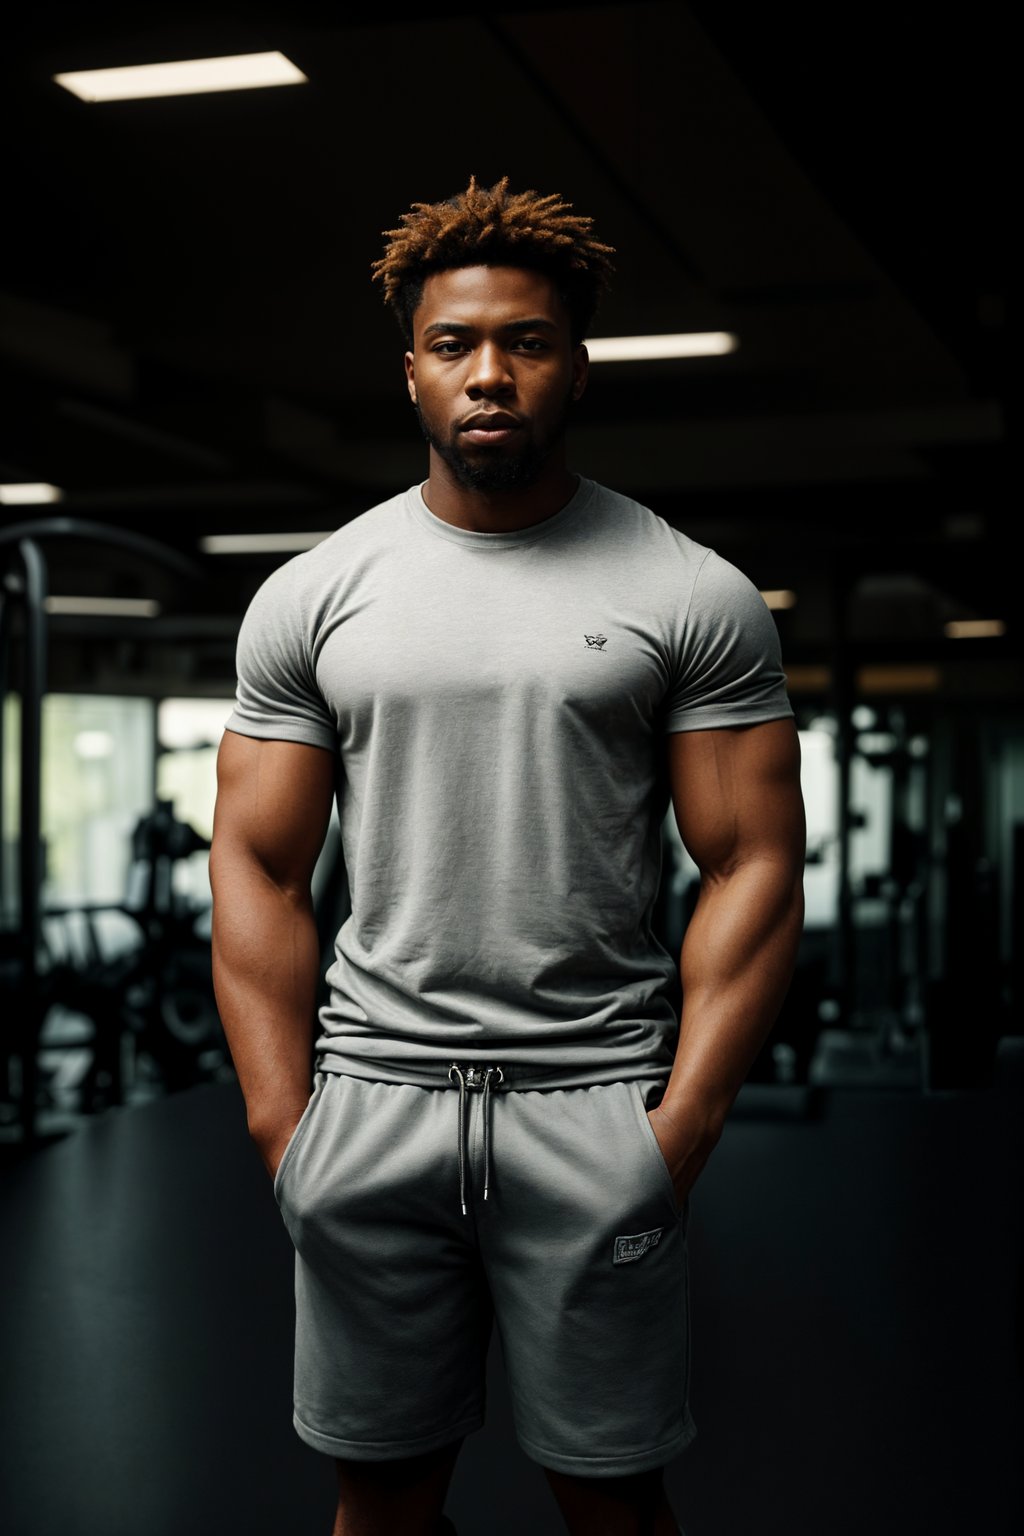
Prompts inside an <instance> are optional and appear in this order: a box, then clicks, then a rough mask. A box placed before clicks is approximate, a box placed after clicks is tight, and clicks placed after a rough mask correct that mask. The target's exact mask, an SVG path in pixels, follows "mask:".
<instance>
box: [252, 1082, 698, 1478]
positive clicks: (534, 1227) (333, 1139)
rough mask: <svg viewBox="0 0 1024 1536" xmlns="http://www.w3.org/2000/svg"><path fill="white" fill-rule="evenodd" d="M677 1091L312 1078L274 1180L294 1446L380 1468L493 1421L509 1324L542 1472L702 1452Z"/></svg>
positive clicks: (638, 1086)
mask: <svg viewBox="0 0 1024 1536" xmlns="http://www.w3.org/2000/svg"><path fill="white" fill-rule="evenodd" d="M664 1087H665V1080H664V1079H661V1080H659V1081H657V1082H654V1081H633V1082H614V1083H608V1084H604V1085H601V1086H597V1087H586V1088H570V1089H547V1090H522V1089H517V1090H514V1091H509V1089H508V1085H507V1084H505V1085H504V1086H503V1085H502V1083H501V1082H500V1081H498V1074H497V1072H496V1071H495V1069H494V1068H491V1069H490V1076H489V1077H488V1076H487V1074H486V1071H485V1069H483V1068H480V1067H474V1066H471V1065H469V1064H462V1063H460V1065H459V1068H458V1069H457V1070H455V1071H453V1072H452V1073H451V1074H450V1077H449V1078H448V1079H446V1078H445V1077H444V1076H441V1075H440V1074H439V1086H438V1087H436V1088H426V1087H420V1086H417V1085H412V1084H406V1083H393V1082H381V1081H377V1080H373V1079H367V1078H361V1077H353V1076H349V1075H343V1074H340V1073H334V1072H323V1071H321V1072H318V1073H317V1074H316V1078H315V1087H314V1090H313V1094H312V1096H311V1098H310V1101H309V1104H308V1106H307V1108H306V1110H305V1112H304V1113H303V1116H302V1119H301V1120H300V1121H299V1123H298V1125H297V1126H296V1128H295V1131H294V1133H293V1135H292V1138H291V1140H290V1141H289V1143H288V1145H287V1147H286V1149H285V1152H284V1156H283V1157H282V1159H281V1162H280V1165H279V1167H278V1170H277V1175H276V1178H275V1180H274V1193H275V1195H276V1197H277V1200H278V1203H279V1205H280V1208H281V1213H282V1216H283V1218H284V1221H285V1224H286V1226H287V1229H288V1232H289V1234H290V1236H291V1239H292V1242H293V1243H294V1245H295V1250H296V1253H295V1304H296V1317H295V1400H294V1410H295V1411H294V1420H293V1422H294V1425H295V1430H296V1432H297V1434H298V1435H299V1437H300V1438H301V1439H302V1440H304V1441H305V1442H306V1443H307V1444H308V1445H310V1446H312V1447H314V1449H316V1450H318V1451H322V1452H325V1453H326V1454H328V1455H331V1456H341V1457H350V1458H356V1459H361V1460H371V1461H387V1460H392V1459H395V1458H399V1457H405V1456H414V1455H419V1454H420V1453H422V1452H425V1451H429V1450H433V1449H435V1448H437V1447H440V1446H442V1445H446V1444H448V1443H449V1442H450V1441H453V1440H457V1439H460V1438H461V1437H462V1436H464V1435H467V1434H470V1433H472V1432H473V1431H474V1430H477V1429H480V1428H481V1426H482V1425H483V1423H484V1416H485V1412H484V1410H485V1402H486V1362H487V1352H488V1345H489V1341H490V1336H491V1327H492V1323H493V1321H494V1318H495V1317H496V1318H497V1324H498V1332H499V1336H500V1339H501V1347H502V1355H503V1359H504V1365H505V1371H506V1375H507V1380H508V1384H509V1391H510V1396H511V1402H512V1411H513V1415H514V1422H515V1431H516V1436H517V1438H518V1440H519V1443H520V1446H521V1447H522V1450H523V1451H524V1452H525V1454H526V1455H527V1456H528V1457H530V1458H531V1459H532V1460H534V1461H536V1462H539V1463H540V1464H541V1465H542V1466H545V1467H551V1468H553V1469H555V1470H556V1471H561V1472H569V1473H574V1474H576V1475H578V1476H589V1477H601V1476H605V1477H617V1476H621V1475H624V1474H627V1473H632V1472H643V1471H647V1470H648V1469H650V1468H653V1467H658V1466H662V1465H663V1464H664V1463H666V1462H668V1461H669V1460H670V1459H671V1458H672V1457H674V1456H676V1455H677V1454H678V1453H679V1452H680V1451H682V1450H683V1449H684V1448H685V1447H686V1446H687V1445H689V1443H690V1442H691V1440H693V1438H694V1436H695V1435H696V1433H697V1427H696V1425H695V1423H694V1421H693V1418H692V1416H691V1414H690V1410H689V1404H688V1400H687V1397H688V1391H689V1380H690V1357H691V1349H690V1298H689V1275H688V1262H687V1225H688V1219H689V1201H688V1200H687V1201H685V1202H684V1203H683V1206H682V1209H680V1207H679V1204H678V1201H677V1199H676V1195H675V1190H674V1187H673V1184H672V1178H671V1175H670V1174H669V1170H668V1166H667V1164H666V1163H665V1160H664V1157H663V1156H662V1153H661V1149H660V1147H659V1146H658V1142H657V1139H656V1137H655V1135H654V1131H653V1129H652V1127H651V1124H650V1121H649V1120H648V1119H647V1109H649V1108H651V1107H653V1106H654V1105H655V1104H657V1103H659V1102H660V1100H661V1096H662V1094H663V1092H664ZM481 1088H484V1090H485V1091H483V1092H481ZM485 1133H486V1135H485ZM485 1185H486V1198H485ZM464 1206H465V1211H464V1210H463V1207H464Z"/></svg>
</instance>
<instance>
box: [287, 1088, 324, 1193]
mask: <svg viewBox="0 0 1024 1536" xmlns="http://www.w3.org/2000/svg"><path fill="white" fill-rule="evenodd" d="M326 1082H327V1074H326V1073H325V1072H318V1073H317V1074H316V1078H315V1081H314V1086H313V1092H312V1093H311V1094H310V1096H309V1103H308V1104H307V1105H306V1107H305V1109H304V1110H303V1111H302V1114H301V1115H300V1116H299V1120H298V1124H297V1125H296V1127H295V1129H294V1131H292V1134H291V1136H290V1137H289V1138H288V1142H287V1144H286V1146H285V1149H284V1151H283V1152H282V1154H281V1161H280V1162H279V1163H278V1165H277V1172H276V1173H275V1174H274V1199H275V1200H276V1201H277V1202H278V1204H280V1202H281V1181H282V1179H283V1177H284V1174H285V1171H286V1169H287V1168H288V1165H289V1164H290V1163H291V1161H292V1158H293V1156H294V1154H295V1149H296V1147H297V1146H298V1145H299V1142H300V1141H302V1139H303V1137H304V1136H305V1134H306V1131H307V1130H308V1128H309V1123H310V1121H311V1120H312V1118H313V1111H314V1110H315V1108H316V1106H317V1104H318V1103H319V1102H320V1099H321V1097H322V1096H323V1091H324V1085H325V1083H326Z"/></svg>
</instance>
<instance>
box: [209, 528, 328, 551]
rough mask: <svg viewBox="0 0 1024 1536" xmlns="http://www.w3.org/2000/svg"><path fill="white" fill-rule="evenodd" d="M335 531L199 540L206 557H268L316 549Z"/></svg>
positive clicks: (233, 535) (217, 535) (215, 536)
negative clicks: (269, 555)
mask: <svg viewBox="0 0 1024 1536" xmlns="http://www.w3.org/2000/svg"><path fill="white" fill-rule="evenodd" d="M333 531H334V530H333V529H330V528H328V529H327V530H326V532H324V533H211V534H208V535H207V536H206V538H204V539H200V540H199V548H200V549H201V550H202V551H203V553H204V554H206V555H268V554H282V553H287V552H288V551H289V550H291V551H295V550H302V549H314V548H315V547H316V545H317V544H321V543H322V542H323V540H324V539H329V538H330V536H331V534H332V532H333Z"/></svg>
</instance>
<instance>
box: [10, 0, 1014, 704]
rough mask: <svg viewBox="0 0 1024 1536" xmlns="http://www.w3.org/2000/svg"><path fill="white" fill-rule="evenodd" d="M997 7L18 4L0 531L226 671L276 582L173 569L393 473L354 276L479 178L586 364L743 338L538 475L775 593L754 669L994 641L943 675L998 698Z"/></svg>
mask: <svg viewBox="0 0 1024 1536" xmlns="http://www.w3.org/2000/svg"><path fill="white" fill-rule="evenodd" d="M994 14H995V13H994V10H993V9H992V8H991V7H988V8H987V7H986V6H984V5H975V6H973V7H971V8H969V10H968V11H966V12H960V13H956V14H954V13H951V15H950V19H949V20H948V21H946V22H943V21H941V20H940V18H939V13H938V12H936V11H934V10H930V11H929V12H928V14H927V16H926V15H925V13H924V11H923V9H922V8H918V7H913V8H907V7H904V8H900V7H896V6H893V5H892V4H891V3H890V4H888V5H885V6H883V5H882V4H879V3H877V0H871V3H868V4H862V5H860V6H858V7H857V8H856V9H855V10H853V9H850V10H847V11H846V12H837V11H836V9H835V8H833V7H823V6H821V5H820V4H819V5H816V6H811V5H797V6H788V7H787V6H782V7H760V8H751V7H749V6H748V5H740V4H739V3H735V0H699V3H693V4H687V5H682V4H665V3H657V0H655V3H647V4H638V5H592V6H567V7H560V8H554V7H550V6H538V5H525V6H519V7H517V8H516V9H514V10H505V11H499V12H495V11H490V10H478V9H474V8H470V7H468V6H458V5H450V6H446V7H443V8H438V9H436V10H435V9H433V8H430V7H427V8H426V9H421V10H418V11H417V12H416V14H415V19H409V20H406V19H402V18H403V16H404V13H403V12H401V11H392V12H387V13H385V12H382V11H379V10H377V9H373V10H371V9H370V8H369V7H348V8H343V7H333V6H332V7H328V6H318V7H314V6H312V5H308V4H291V5H285V4H283V3H282V4H277V5H270V4H265V3H264V4H252V5H247V6H245V7H244V8H242V7H240V8H238V10H237V11H232V10H230V9H218V8H208V9H207V8H199V7H195V6H187V5H176V6H169V5H163V4H152V5H135V6H132V7H126V6H109V5H103V4H94V5H89V6H80V7H75V8H72V7H71V6H68V5H54V4H47V3H38V4H34V5H32V6H31V7H27V6H26V7H24V8H23V11H22V14H21V16H20V19H19V20H17V21H15V22H12V21H10V20H9V21H8V23H7V24H6V28H5V45H4V48H3V60H2V66H0V69H2V78H0V85H2V92H3V102H2V111H3V121H4V138H5V143H4V166H5V176H4V180H5V205H6V209H7V215H8V216H7V220H6V221H5V223H6V233H5V237H4V240H3V247H2V255H0V263H2V271H0V381H2V389H3V413H2V419H0V480H3V481H11V480H23V479H33V480H36V479H38V480H48V481H51V482H53V483H55V484H58V485H60V486H62V487H63V488H64V490H65V492H66V499H65V501H64V502H63V504H62V505H61V506H60V508H54V507H41V508H30V509H24V511H23V510H22V509H14V508H10V507H6V508H4V509H3V512H4V514H5V517H6V520H7V521H9V522H10V521H13V520H14V519H15V518H17V519H18V520H19V521H20V520H21V519H22V517H23V516H24V517H25V518H36V517H42V516H49V515H52V514H53V513H54V512H55V511H60V512H61V513H64V514H67V515H78V516H82V517H86V518H90V519H95V520H99V521H102V522H105V523H108V524H114V525H117V526H121V527H127V528H132V529H135V530H137V531H139V532H144V533H148V534H150V535H151V536H154V537H157V538H160V539H162V540H164V541H165V542H167V543H169V544H171V545H173V546H174V547H175V548H176V549H178V550H180V551H182V552H185V553H188V554H192V555H194V556H196V558H197V559H199V560H200V563H203V564H205V566H206V569H207V571H208V572H209V573H210V575H209V580H207V581H205V582H198V583H191V584H190V583H187V582H182V581H181V580H180V578H176V577H171V576H169V575H167V574H165V573H161V572H159V571H156V570H154V569H152V568H150V567H148V566H147V565H146V563H145V562H138V561H133V560H131V559H129V558H122V557H119V556H115V555H114V554H112V553H111V552H110V551H109V550H102V549H100V548H99V547H98V546H86V545H82V546H77V545H76V546H71V545H67V544H62V545H58V544H57V543H56V542H54V543H53V544H52V545H51V546H49V548H50V559H51V586H52V590H53V591H54V592H62V591H64V592H72V591H74V592H79V591H82V590H85V589H87V588H89V583H90V582H91V583H92V586H91V588H90V589H91V590H95V591H106V592H122V593H134V592H143V593H147V592H148V593H152V594H153V595H156V596H159V597H160V599H161V600H162V601H163V603H164V605H165V613H166V618H165V619H163V620H160V621H157V622H158V624H159V625H160V626H162V627H160V628H159V629H158V630H151V631H150V633H152V634H154V635H156V634H158V633H159V634H160V635H162V636H163V637H164V639H165V640H166V639H170V640H173V642H174V644H175V645H176V646H177V647H178V648H179V650H180V651H181V654H183V655H184V654H186V653H188V652H189V646H190V645H191V646H192V648H193V650H194V651H197V652H199V651H202V649H203V646H204V644H206V646H207V651H208V657H207V661H206V662H205V663H202V662H200V661H196V660H195V657H193V664H192V666H193V675H194V678H195V680H196V685H197V687H198V686H202V685H203V680H204V677H205V678H206V680H207V682H209V683H210V685H211V686H212V685H213V681H212V680H213V679H214V677H215V676H216V675H218V668H219V673H220V674H221V675H226V674H230V644H229V638H230V633H231V631H232V627H233V626H236V625H237V619H238V615H239V613H240V610H241V607H242V606H244V603H245V602H246V601H247V599H248V597H249V596H250V595H251V593H252V591H253V590H254V589H255V586H256V585H257V583H258V581H259V580H260V579H262V576H263V575H265V574H266V573H267V571H268V570H269V569H270V567H271V565H272V564H273V563H276V561H275V558H274V557H268V558H266V559H263V560H260V559H253V558H249V559H241V558H228V557H214V556H201V555H199V552H198V542H197V541H198V539H199V538H200V537H201V536H202V535H203V534H208V533H226V532H251V531H258V530H280V529H284V528H300V529H326V528H331V527H335V526H337V525H338V524H339V523H341V522H343V521H345V520H346V519H348V518H350V517H352V516H354V515H357V514H358V513H359V512H361V511H363V510H365V509H366V508H367V507H369V506H371V505H372V504H373V503H374V502H376V501H380V500H383V499H384V498H385V497H387V496H389V495H391V494H393V493H394V492H395V491H396V490H399V489H401V488H402V487H404V486H405V485H407V484H410V483H412V482H413V481H415V480H418V479H421V478H422V477H423V475H424V474H425V448H424V445H423V443H422V441H421V439H420V438H419V436H418V433H417V430H416V428H415V422H414V419H413V418H412V416H411V414H410V411H409V407H408V404H407V401H406V397H405V393H404V387H403V382H402V372H401V353H402V346H401V342H400V339H399V335H398V331H397V329H396V327H395V325H394V322H393V321H392V319H391V318H390V316H389V315H388V313H387V312H386V310H385V309H384V307H383V305H382V304H381V302H380V299H379V297H378V296H377V293H376V290H375V289H373V288H371V285H370V281H369V266H370V263H371V261H373V260H374V259H375V257H376V256H377V255H378V254H379V252H380V246H381V240H380V231H382V230H383V229H385V228H387V227H390V226H392V225H394V224H395V223H396V221H397V217H398V215H399V214H400V213H401V212H402V211H403V210H404V209H405V208H407V207H408V206H409V204H410V203H411V202H413V201H414V200H424V201H432V200H435V199H437V198H440V197H443V196H446V195H448V194H450V193H451V192H453V191H456V190H458V189H459V188H461V187H462V186H464V185H465V182H466V180H467V178H468V176H469V174H470V172H473V173H475V174H476V176H477V178H478V179H480V180H483V181H492V180H496V179H497V178H498V177H499V176H501V175H503V174H508V175H509V176H510V177H511V179H512V183H513V186H514V187H517V188H521V187H525V186H532V187H537V188H539V189H541V190H543V191H550V190H557V191H560V192H562V193H563V194H565V195H566V196H568V197H569V198H570V199H571V200H572V201H573V202H574V204H575V205H576V206H577V208H578V209H580V210H581V211H584V212H587V213H590V214H592V215H593V216H594V218H595V221H596V232H597V233H598V234H599V235H600V236H601V237H602V238H604V239H606V240H608V241H610V242H611V243H612V244H613V245H615V246H616V248H617V250H618V253H619V254H618V268H619V271H618V277H617V281H616V284H615V288H614V291H613V293H612V294H611V295H610V297H609V299H608V300H607V302H606V304H605V306H604V309H603V311H602V313H601V315H600V316H599V319H598V323H597V324H596V326H595V332H596V333H598V334H602V335H608V334H614V333H634V332H642V331H667V330H672V331H676V330H690V329H701V330H703V329H729V330H733V331H735V332H736V333H737V334H738V336H739V338H740V347H739V350H738V351H737V352H735V353H734V354H732V355H730V356H727V357H722V358H710V359H701V360H692V361H670V362H657V363H630V364H615V365H612V364H602V365H595V367H594V369H593V371H592V375H591V381H590V388H589V390H588V394H587V396H586V398H585V401H584V402H583V406H582V408H581V412H580V416H579V420H578V422H577V424H576V426H575V428H574V431H573V436H572V450H571V462H572V465H573V467H574V468H576V469H579V470H581V471H582V472H584V473H585V474H588V475H590V476H591V477H592V478H595V479H598V480H602V481H604V482H606V483H608V484H610V485H612V486H614V487H615V488H617V489H619V490H622V491H625V492H627V493H629V494H631V495H634V496H636V497H637V498H638V499H640V500H642V501H645V502H646V503H647V504H648V505H650V506H652V507H653V508H654V509H655V510H656V511H658V512H659V513H660V514H661V515H662V516H664V517H666V518H667V519H668V520H669V521H670V522H672V523H674V524H675V525H677V526H679V527H681V528H684V529H685V530H686V531H687V532H688V533H690V534H692V535H693V536H694V537H696V538H698V539H700V540H702V541H703V542H705V543H709V544H712V545H714V546H715V547H716V548H718V549H719V550H720V551H721V552H722V553H723V554H725V555H727V556H728V557H729V558H731V559H733V560H735V561H736V563H737V564H738V565H740V566H741V567H742V568H743V569H744V570H746V571H747V572H748V574H749V575H750V576H751V577H752V579H754V580H755V581H756V582H757V583H758V585H760V586H761V587H762V588H766V587H785V588H791V589H793V590H794V591H796V593H797V604H796V606H795V607H794V608H793V609H791V610H790V611H789V612H787V613H783V614H780V615H779V623H780V629H781V630H782V632H783V640H784V647H785V651H786V655H787V658H788V660H789V661H791V662H795V663H801V664H806V665H813V664H814V663H816V662H822V661H827V660H828V659H829V656H830V654H831V652H830V647H831V646H833V644H834V642H835V640H836V637H837V636H836V617H837V613H838V612H840V611H841V612H842V613H843V614H844V615H845V619H846V624H847V629H848V633H849V634H850V635H851V636H852V638H853V639H854V640H855V641H856V642H857V643H858V645H859V646H860V649H861V654H862V655H863V656H864V657H865V658H868V657H875V659H882V658H883V656H884V657H887V658H889V659H893V660H897V661H899V660H906V659H908V658H912V657H917V658H919V659H921V660H926V661H933V662H934V661H939V662H942V663H945V662H946V661H947V660H950V665H951V666H952V665H954V664H953V662H952V660H951V658H952V656H953V654H954V650H955V647H956V646H957V645H958V644H959V645H960V650H958V651H955V655H956V658H957V660H956V663H955V665H957V666H959V665H961V658H962V657H963V655H964V654H965V652H964V644H965V643H964V642H952V641H948V640H945V639H944V638H943V631H942V625H943V621H944V620H946V619H949V618H957V617H963V618H972V617H981V618H1000V619H1003V620H1004V621H1005V622H1006V623H1007V625H1008V631H1007V634H1006V635H1005V636H1003V637H1002V638H1001V639H996V640H984V641H977V642H969V643H968V644H969V645H973V646H974V649H973V651H972V652H971V656H972V659H973V660H975V661H977V660H983V661H984V662H985V669H986V672H987V674H988V675H989V676H991V677H993V678H995V677H1000V678H1002V679H1003V680H1004V681H1003V683H1002V684H1000V689H999V690H997V691H1000V690H1001V691H1003V692H1007V691H1012V690H1013V689H1015V688H1016V687H1017V682H1018V673H1017V663H1018V662H1019V660H1020V658H1021V647H1020V641H1019V635H1018V632H1017V628H1016V626H1015V625H1014V623H1013V609H1014V607H1015V604H1016V559H1015V554H1016V546H1015V528H1014V520H1012V519H1011V517H1010V510H1009V505H1008V501H1009V492H1008V483H1007V482H1008V473H1007V468H1006V464H1005V446H1004V439H1005V415H1006V390H1005V382H1004V368H1005V361H1004V347H1005V329H1004V326H1005V307H1006V286H1007V275H1006V265H1007V263H1006V244H1007V242H1006V238H1005V232H1004V217H1005V216H1004V212H1003V209H1004V206H1005V204H1006V203H1007V202H1008V200H1009V174H1008V166H1007V154H1006V147H1005V146H1006V140H1007V129H1006V126H1005V122H1004V114H1005V102H1006V100H1007V96H1008V91H1004V89H1003V86H1002V67H1001V60H1002V58H1003V57H1005V56H1006V55H1007V54H1008V53H1009V41H1008V39H1007V37H1006V36H1005V35H1004V36H1002V37H1001V36H1000V33H999V27H998V24H997V22H996V21H995V19H994ZM389 16H390V17H391V18H392V19H390V20H389V19H388V17H389ZM270 49H280V50H281V51H282V52H284V53H285V54H286V55H287V56H288V57H289V58H290V59H292V60H293V62H294V63H296V64H297V65H298V66H299V68H300V69H302V71H303V72H304V73H305V74H306V75H307V76H308V77H309V84H307V85H302V86H297V87H285V88H280V89H270V90H258V91H239V92H225V93H221V94H218V95H211V96H189V97H180V98H172V99H162V100H151V101H134V102H124V103H114V104H107V105H86V104H84V103H82V102H80V101H78V100H77V99H75V98H74V97H72V96H71V95H70V94H68V93H67V92H66V91H64V90H62V89H61V88H60V87H59V86H57V85H55V84H54V83H53V82H52V80H51V76H52V75H53V74H54V73H56V72H58V71H64V70H71V69H79V68H96V67H101V66H104V65H115V64H127V63H149V62H154V61H156V60H159V59H181V58H195V57H202V56H212V55H216V54H222V53H239V52H249V51H253V52H256V51H260V52H262V51H266V50H270ZM280 558H282V557H280V556H279V557H276V559H278V560H279V559H280ZM844 593H845V594H848V595H849V602H846V601H845V599H844ZM62 624H63V625H64V628H65V631H66V630H67V628H68V626H72V625H73V621H70V620H63V621H59V620H56V619H55V620H54V630H55V632H56V633H57V635H58V639H59V635H60V633H62V632H64V631H62V630H61V625H62ZM79 627H80V626H79ZM108 627H109V626H108ZM101 628H102V627H101ZM101 628H100V629H95V627H94V632H95V633H96V634H100V633H101ZM204 637H205V638H204ZM204 668H205V670H204ZM1001 668H1002V671H1001V670H1000V669H1001ZM1007 669H1008V670H1007ZM143 685H144V684H140V686H143Z"/></svg>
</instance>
